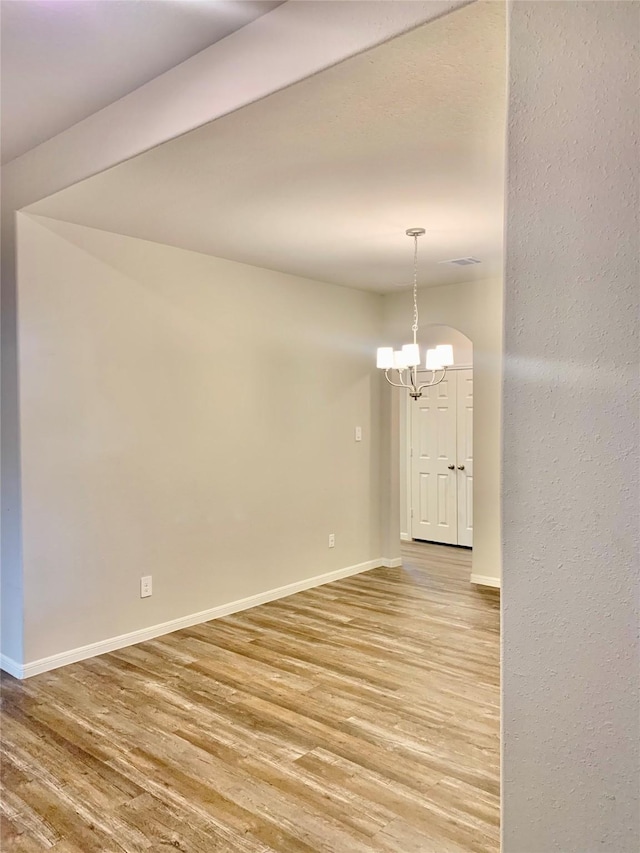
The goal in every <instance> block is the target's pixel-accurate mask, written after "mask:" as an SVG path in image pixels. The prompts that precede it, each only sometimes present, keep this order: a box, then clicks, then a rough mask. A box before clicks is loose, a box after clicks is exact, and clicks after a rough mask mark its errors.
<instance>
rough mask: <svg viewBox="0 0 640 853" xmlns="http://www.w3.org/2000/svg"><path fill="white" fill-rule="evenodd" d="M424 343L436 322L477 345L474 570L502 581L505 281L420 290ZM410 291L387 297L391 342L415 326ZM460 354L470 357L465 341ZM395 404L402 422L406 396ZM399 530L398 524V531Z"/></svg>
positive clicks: (402, 483)
mask: <svg viewBox="0 0 640 853" xmlns="http://www.w3.org/2000/svg"><path fill="white" fill-rule="evenodd" d="M418 304H419V309H420V325H421V330H420V343H421V344H422V345H423V347H424V346H426V345H427V344H429V345H431V343H433V341H434V334H435V335H436V337H437V336H438V335H439V334H440V331H441V330H437V329H433V325H434V324H435V325H445V326H451V327H453V328H454V329H457V330H459V331H460V332H462V334H463V335H466V337H467V338H469V339H470V340H471V342H472V344H473V369H474V412H473V442H474V470H473V473H474V478H473V488H474V491H473V504H474V531H473V556H472V561H473V563H472V565H473V568H472V571H473V575H474V576H479V577H484V578H490V579H493V580H495V581H499V579H500V575H501V558H500V547H501V546H500V416H501V415H500V394H501V361H502V281H501V280H500V279H487V280H484V281H476V282H469V283H467V284H452V285H447V286H444V287H429V288H423V289H421V290H420V291H419V301H418ZM411 305H412V295H411V293H410V292H409V291H403V292H402V293H396V294H391V295H389V296H386V297H384V327H385V333H384V341H385V343H388V344H389V345H394V346H395V345H399V344H401V343H406V341H407V340H408V337H407V336H408V335H409V334H410V329H411V316H412V307H411ZM452 343H457V344H458V346H457V348H456V351H457V354H458V356H460V355H461V354H462V356H463V357H465V358H467V357H468V349H467V348H466V347H465V346H464V345H463V344H464V342H463V341H461V340H458V341H452ZM395 396H396V397H397V400H398V402H397V405H398V406H399V408H400V414H401V418H402V422H404V410H405V405H404V404H405V400H404V397H402V396H401V395H399V394H396V395H395ZM405 434H406V430H405V429H403V428H402V426H401V428H400V444H399V450H398V456H397V458H398V459H399V460H400V461H399V462H398V463H397V464H398V467H399V469H400V480H399V483H398V488H399V495H398V496H397V501H398V503H399V505H400V511H399V516H400V523H401V524H404V525H405V527H406V521H405V517H406V501H405V495H406V464H405V460H406V451H404V450H403V448H404V445H403V442H402V436H403V435H405ZM399 534H400V530H399V529H398V535H399Z"/></svg>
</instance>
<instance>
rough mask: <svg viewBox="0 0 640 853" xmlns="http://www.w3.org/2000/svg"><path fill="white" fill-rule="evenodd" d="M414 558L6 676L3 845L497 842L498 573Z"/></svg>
mask: <svg viewBox="0 0 640 853" xmlns="http://www.w3.org/2000/svg"><path fill="white" fill-rule="evenodd" d="M404 558H405V563H404V567H403V568H401V569H375V570H373V571H370V572H367V573H365V574H361V575H358V576H355V577H352V578H348V579H345V580H341V581H337V582H336V583H332V584H329V585H327V586H323V587H319V588H316V589H313V590H309V591H307V592H303V593H299V594H298V595H294V596H292V597H290V598H287V599H282V600H280V601H277V602H273V603H271V604H265V605H262V606H261V607H256V608H254V609H253V610H248V611H245V612H243V613H239V614H236V615H234V616H228V617H226V618H224V619H219V620H217V621H215V622H209V623H207V624H204V625H199V626H197V627H194V628H189V629H185V630H183V631H179V632H177V633H175V634H171V635H169V636H165V637H163V638H161V639H158V640H153V641H150V642H147V643H142V644H141V645H138V646H131V647H130V648H127V649H123V650H122V651H119V652H113V653H111V654H107V655H103V656H102V657H99V658H93V659H92V660H87V661H84V662H82V663H77V664H73V665H71V666H67V667H65V668H63V669H59V670H56V671H54V672H49V673H45V674H43V675H39V676H35V677H34V678H31V679H29V680H27V681H24V682H18V681H16V680H14V679H12V678H11V677H9V676H7V677H5V678H4V680H3V683H2V706H3V710H2V774H3V783H4V789H3V796H2V809H1V812H2V844H1V849H2V851H3V853H7V851H24V853H31V851H43V850H53V851H55V853H94V851H109V853H111V851H114V853H115V851H118V853H121V851H123V850H124V851H128V853H129V852H130V853H133V851H158V853H159V851H167V850H171V849H175V850H181V851H190V853H191V851H194V853H195V851H204V853H211V851H221V853H232V851H245V852H246V853H267V851H278V853H294V851H295V853H319V851H331V852H332V853H360V851H362V853H364V851H369V853H370V851H380V852H381V851H385V853H461V851H477V853H480V852H481V851H482V853H485V851H486V853H488V851H497V850H498V846H499V845H498V821H499V773H498V764H499V756H498V751H499V746H498V744H499V740H498V719H499V698H498V678H499V665H498V657H499V655H498V630H499V597H498V593H497V592H494V591H491V590H482V589H481V588H478V587H474V586H471V585H470V584H469V582H468V578H469V571H470V568H469V564H470V554H469V552H467V551H464V550H459V549H455V548H447V547H442V546H434V545H414V544H411V545H408V546H406V547H405V549H404Z"/></svg>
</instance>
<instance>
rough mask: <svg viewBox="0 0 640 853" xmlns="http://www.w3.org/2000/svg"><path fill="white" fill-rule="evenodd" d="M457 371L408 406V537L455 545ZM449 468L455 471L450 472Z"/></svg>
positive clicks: (456, 538) (456, 537)
mask: <svg viewBox="0 0 640 853" xmlns="http://www.w3.org/2000/svg"><path fill="white" fill-rule="evenodd" d="M456 403H457V380H456V374H455V372H453V371H452V372H450V373H448V374H447V376H446V378H445V379H444V381H443V382H441V383H440V384H439V385H436V386H434V387H433V388H425V389H424V391H423V392H422V397H420V398H418V400H416V401H415V402H414V401H413V400H412V401H411V434H412V448H413V451H412V466H411V467H412V470H411V506H412V519H411V536H412V537H413V538H414V539H427V540H429V541H431V542H444V543H447V544H449V545H455V544H456V543H457V541H458V532H457V493H456V490H457V485H456V480H457V476H456V474H457V472H456V469H455V464H456V458H455V457H456ZM450 465H452V466H454V467H453V470H450V469H449V466H450Z"/></svg>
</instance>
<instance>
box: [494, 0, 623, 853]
mask: <svg viewBox="0 0 640 853" xmlns="http://www.w3.org/2000/svg"><path fill="white" fill-rule="evenodd" d="M510 16H511V21H510V36H509V38H510V71H509V83H510V94H509V128H508V164H509V165H508V197H507V203H508V215H507V231H506V254H507V261H506V279H505V300H506V302H505V312H506V316H505V349H506V359H505V378H504V400H503V405H504V423H503V427H504V432H503V435H504V469H503V477H504V502H503V536H504V550H503V566H504V569H503V601H504V615H503V619H504V621H503V643H504V649H503V667H504V669H503V691H504V692H503V696H504V698H503V728H504V736H503V744H504V746H503V750H504V752H503V762H504V764H503V833H504V843H503V853H553V851H557V852H558V853H594V851H596V850H598V851H608V853H632V851H633V853H636V851H637V850H638V849H640V831H639V827H638V822H639V811H640V810H639V807H638V802H637V796H638V790H639V782H640V778H639V770H638V763H639V761H638V742H639V737H638V735H639V720H640V717H639V704H638V674H639V672H640V668H639V656H638V645H637V643H638V640H637V631H638V613H637V603H638V549H637V545H638V543H637V534H638V518H639V516H638V510H639V502H638V453H637V450H638V397H637V392H638V360H639V359H638V355H639V353H638V332H637V323H638V310H639V304H638V295H639V294H638V290H639V277H640V269H639V267H638V151H637V131H638V100H637V83H638V67H639V66H638V53H637V41H638V30H639V19H640V5H638V4H636V3H617V2H610V3H592V2H586V3H582V2H580V3H573V2H571V3H568V2H552V3H540V2H523V1H522V0H520V1H519V2H515V3H513V5H512V7H511V10H510Z"/></svg>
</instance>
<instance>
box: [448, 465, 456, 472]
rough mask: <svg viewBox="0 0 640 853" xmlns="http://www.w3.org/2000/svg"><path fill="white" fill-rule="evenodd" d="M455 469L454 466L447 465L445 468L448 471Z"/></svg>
mask: <svg viewBox="0 0 640 853" xmlns="http://www.w3.org/2000/svg"><path fill="white" fill-rule="evenodd" d="M455 467H456V466H455V465H447V468H448V469H449V470H450V471H453V469H454V468H455Z"/></svg>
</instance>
